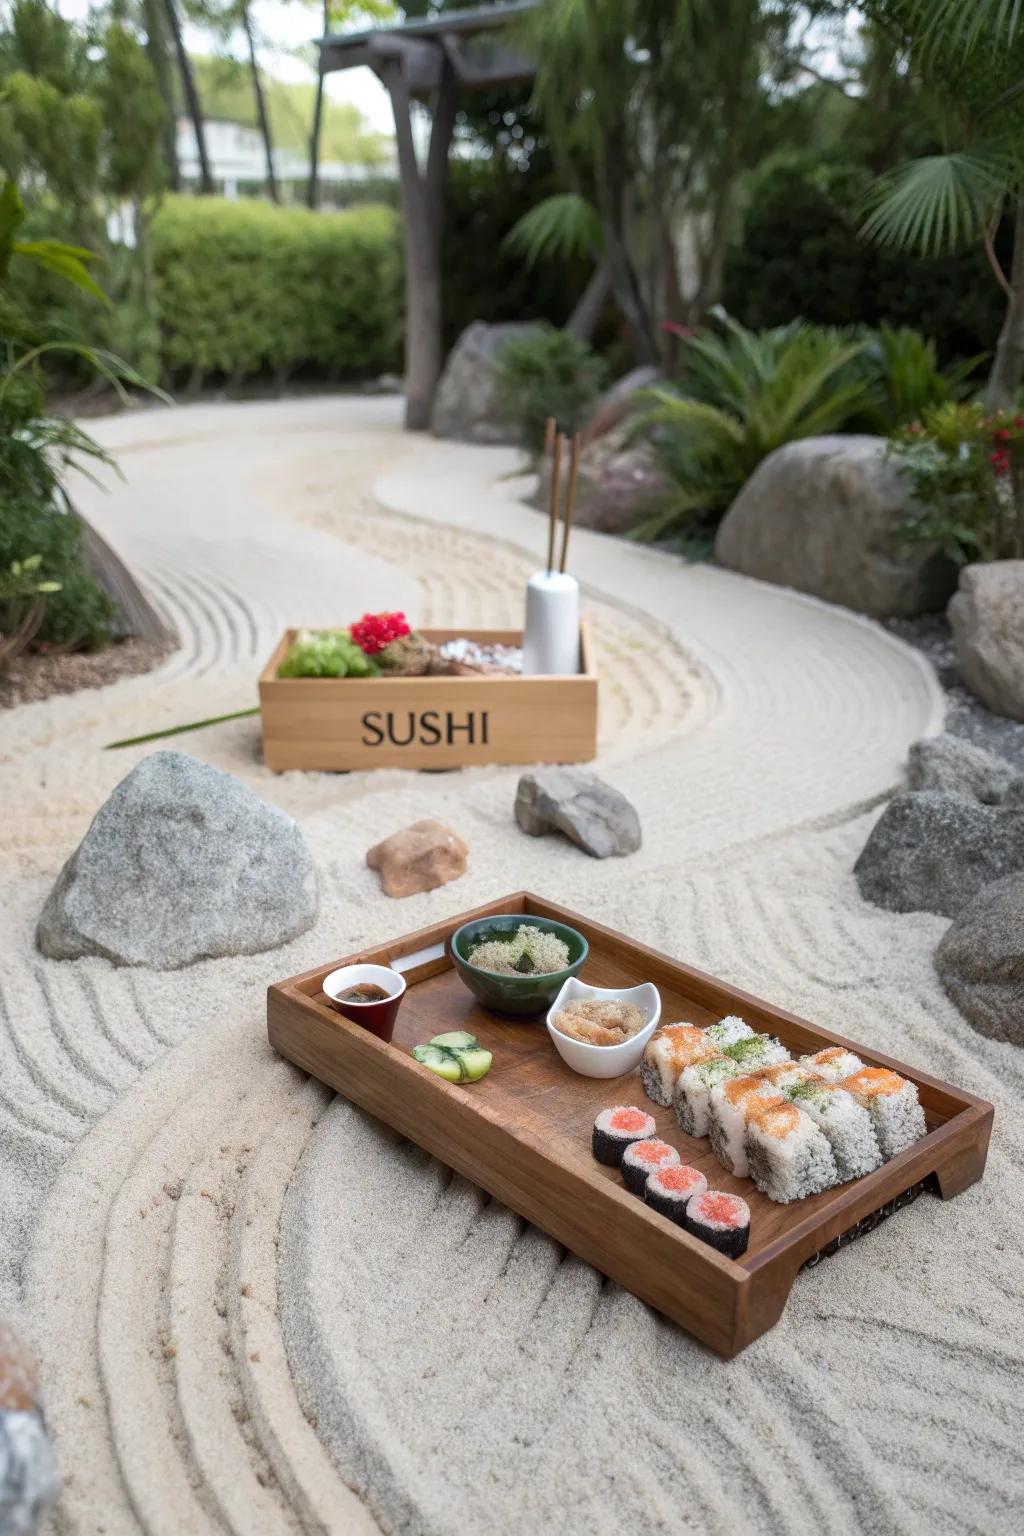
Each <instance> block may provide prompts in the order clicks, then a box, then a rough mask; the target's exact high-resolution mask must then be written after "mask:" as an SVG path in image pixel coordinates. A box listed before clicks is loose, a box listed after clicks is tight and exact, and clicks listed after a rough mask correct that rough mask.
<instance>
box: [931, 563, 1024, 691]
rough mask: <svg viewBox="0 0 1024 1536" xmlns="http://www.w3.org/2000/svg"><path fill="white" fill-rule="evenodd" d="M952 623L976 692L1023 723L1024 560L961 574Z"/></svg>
mask: <svg viewBox="0 0 1024 1536" xmlns="http://www.w3.org/2000/svg"><path fill="white" fill-rule="evenodd" d="M949 622H950V624H951V626H952V629H953V641H954V644H955V645H956V661H957V666H958V667H959V669H960V676H961V677H962V678H963V680H964V682H965V683H966V684H967V686H968V688H969V689H970V690H971V692H972V693H973V694H975V695H976V696H977V697H978V698H979V699H980V700H981V702H982V703H983V704H984V705H986V706H987V707H988V708H989V709H991V710H992V711H993V712H994V713H995V714H997V715H1006V716H1008V717H1009V719H1011V720H1021V721H1024V560H994V561H992V562H991V563H989V564H986V565H969V566H967V567H966V568H965V569H964V570H962V571H961V572H960V587H959V590H958V592H957V594H956V596H955V597H954V598H953V600H952V602H951V603H950V605H949Z"/></svg>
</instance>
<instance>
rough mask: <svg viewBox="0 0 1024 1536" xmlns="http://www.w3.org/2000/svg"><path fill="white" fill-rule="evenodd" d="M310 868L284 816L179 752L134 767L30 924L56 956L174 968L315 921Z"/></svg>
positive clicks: (240, 951)
mask: <svg viewBox="0 0 1024 1536" xmlns="http://www.w3.org/2000/svg"><path fill="white" fill-rule="evenodd" d="M317 905H318V891H317V878H316V870H315V869H314V867H313V861H312V859H311V858H310V855H309V850H308V848H307V847H306V844H305V842H304V841H303V837H302V833H301V832H300V831H299V829H298V827H297V826H296V824H295V822H294V821H292V819H291V817H290V816H286V815H285V814H284V812H283V811H279V810H277V809H275V808H274V807H273V806H270V805H266V804H265V803H264V802H263V801H262V800H259V799H257V797H256V796H255V795H254V794H253V793H252V792H251V790H249V789H247V788H246V786H245V785H244V784H241V783H239V781H238V780H237V779H234V778H232V777H231V775H230V774H229V773H221V772H220V771H219V770H218V769H216V768H210V767H208V766H207V764H205V763H200V762H197V761H196V759H195V758H192V757H187V756H185V755H184V754H183V753H180V752H157V753H155V754H154V755H153V756H152V757H148V758H146V759H145V761H144V762H142V763H140V764H139V766H138V767H137V768H133V769H132V771H131V773H130V774H129V775H128V777H127V778H125V779H122V780H121V783H120V784H119V785H118V786H117V788H116V789H115V790H114V791H113V793H112V794H111V795H110V797H109V799H108V800H107V801H106V802H105V803H104V804H103V805H102V806H101V807H100V809H99V811H98V812H97V813H96V816H95V818H94V820H93V823H92V825H91V826H90V828H89V830H88V832H87V833H86V834H85V837H84V838H83V839H82V841H81V843H80V844H79V845H78V848H77V849H76V850H75V852H74V853H73V854H72V856H71V858H70V859H69V860H68V862H67V863H66V864H65V866H64V868H63V869H62V870H61V872H60V875H59V876H58V877H57V883H56V885H55V886H54V888H53V890H52V891H51V892H50V895H49V898H48V899H47V902H46V905H45V907H44V908H43V913H42V916H41V917H40V919H39V925H38V928H37V930H36V943H37V944H38V946H39V948H40V950H41V951H42V953H43V954H44V955H47V956H49V957H50V958H51V959H53V960H74V959H77V958H78V957H79V956H81V955H103V956H105V957H106V959H108V960H112V961H113V962H114V963H115V964H116V965H147V966H151V967H152V968H153V969H154V970H159V971H168V970H175V969H176V968H177V967H179V966H182V965H189V964H191V962H192V961H194V960H201V959H204V958H206V957H208V956H219V955H249V954H255V953H256V952H257V951H259V950H263V949H273V948H274V947H275V946H276V945H278V944H284V943H286V942H287V941H288V940H289V939H294V938H296V937H297V936H298V935H299V934H300V933H305V931H306V929H307V928H309V927H310V926H311V925H312V924H313V922H314V921H315V920H316V915H317Z"/></svg>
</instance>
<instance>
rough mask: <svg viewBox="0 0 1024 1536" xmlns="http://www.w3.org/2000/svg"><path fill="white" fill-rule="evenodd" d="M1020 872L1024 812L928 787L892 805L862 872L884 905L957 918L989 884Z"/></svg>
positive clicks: (869, 891) (869, 892)
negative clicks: (944, 793)
mask: <svg viewBox="0 0 1024 1536" xmlns="http://www.w3.org/2000/svg"><path fill="white" fill-rule="evenodd" d="M1020 869H1024V807H1021V808H1019V809H1018V808H1017V807H1005V806H991V805H979V804H977V803H976V802H975V801H973V800H968V799H967V798H966V797H965V796H964V795H942V794H938V793H936V792H935V791H934V790H925V791H922V792H921V793H918V794H905V795H896V796H895V798H894V799H892V800H890V801H889V804H888V805H887V806H886V808H885V810H884V811H883V812H882V815H881V817H880V818H879V820H878V821H877V822H876V823H875V827H874V830H873V831H872V833H871V836H870V837H869V838H868V840H867V842H866V843H865V845H864V849H863V852H862V853H861V855H860V858H859V859H858V860H857V863H856V864H855V865H854V874H855V875H856V877H857V884H858V886H859V887H860V893H861V895H862V896H863V897H864V899H865V900H866V901H871V902H874V904H875V906H876V907H887V908H888V909H889V910H890V911H892V912H938V913H941V914H942V916H943V917H955V916H956V915H957V913H958V912H960V911H961V910H962V909H963V908H964V907H965V906H966V905H967V903H968V902H969V901H971V900H972V899H973V898H974V897H975V896H976V895H977V894H978V892H979V891H980V890H982V888H983V887H984V886H986V885H988V884H989V883H990V882H991V881H993V880H999V879H1001V878H1002V877H1003V876H1004V875H1008V874H1012V873H1013V872H1014V871H1016V870H1020Z"/></svg>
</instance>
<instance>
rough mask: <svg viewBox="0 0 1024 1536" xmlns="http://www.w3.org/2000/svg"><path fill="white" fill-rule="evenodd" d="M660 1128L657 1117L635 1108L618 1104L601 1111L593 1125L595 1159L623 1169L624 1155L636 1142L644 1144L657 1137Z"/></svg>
mask: <svg viewBox="0 0 1024 1536" xmlns="http://www.w3.org/2000/svg"><path fill="white" fill-rule="evenodd" d="M656 1129H657V1127H656V1126H655V1124H654V1116H653V1115H648V1114H645V1113H644V1111H643V1110H642V1109H636V1108H635V1107H634V1106H633V1105H632V1104H617V1105H616V1106H615V1108H614V1109H602V1111H601V1113H600V1114H599V1115H598V1117H597V1119H596V1120H595V1121H594V1134H593V1136H592V1138H591V1146H592V1147H593V1151H594V1156H595V1157H596V1158H597V1160H598V1162H599V1163H604V1164H605V1166H606V1167H608V1168H621V1166H622V1154H623V1152H625V1150H626V1148H627V1147H631V1146H632V1145H633V1143H634V1141H644V1140H646V1139H647V1138H648V1137H651V1136H653V1135H654V1132H655V1130H656Z"/></svg>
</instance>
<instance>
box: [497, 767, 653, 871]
mask: <svg viewBox="0 0 1024 1536" xmlns="http://www.w3.org/2000/svg"><path fill="white" fill-rule="evenodd" d="M515 812H516V821H517V822H518V823H519V825H520V827H521V828H522V829H523V831H524V832H526V833H528V834H529V835H530V837H544V836H545V835H546V834H547V833H549V832H562V833H564V834H565V836H566V837H568V838H570V839H571V841H572V842H574V843H576V844H578V845H579V847H580V848H582V849H583V851H584V853H589V854H592V855H593V857H594V858H595V859H607V858H609V857H611V856H612V855H613V854H617V855H622V854H626V853H635V852H636V850H637V849H638V848H639V847H640V843H641V834H640V818H639V816H638V815H637V813H636V811H635V810H634V808H633V806H632V805H631V804H630V803H629V801H628V800H627V799H626V797H625V795H622V794H620V793H619V791H618V790H617V789H613V787H612V786H611V785H610V784H606V783H605V781H604V780H603V779H599V778H598V777H597V775H596V774H595V773H589V772H588V771H587V770H586V769H585V768H557V767H553V768H536V769H534V770H533V771H532V772H531V773H524V774H523V776H522V778H521V779H520V780H519V787H518V789H517V790H516V806H515Z"/></svg>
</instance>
